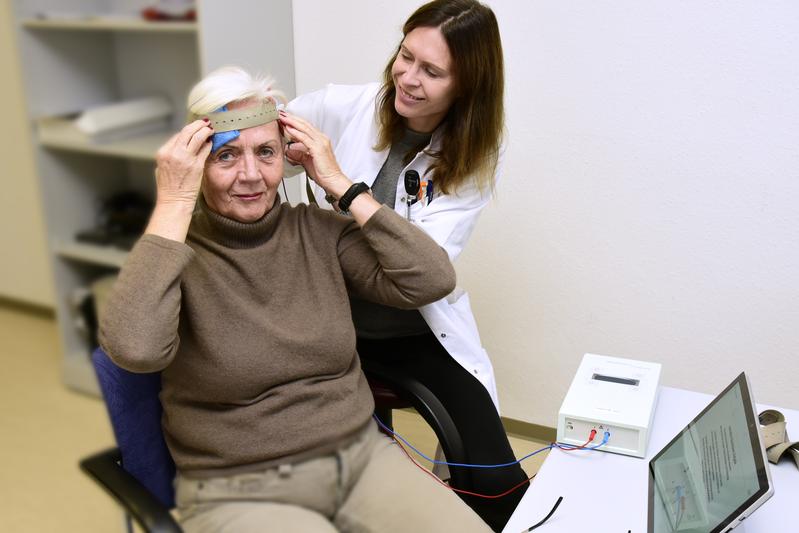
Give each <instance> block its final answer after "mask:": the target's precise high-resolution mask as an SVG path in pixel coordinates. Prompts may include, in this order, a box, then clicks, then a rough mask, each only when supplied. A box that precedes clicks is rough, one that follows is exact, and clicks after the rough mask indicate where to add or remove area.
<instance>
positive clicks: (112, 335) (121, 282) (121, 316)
mask: <svg viewBox="0 0 799 533" xmlns="http://www.w3.org/2000/svg"><path fill="white" fill-rule="evenodd" d="M193 257H194V251H193V250H192V249H191V248H190V247H189V246H188V245H186V244H184V243H182V242H177V241H172V240H169V239H164V238H162V237H158V236H156V235H144V236H143V237H142V238H141V239H139V242H138V243H136V246H134V247H133V250H132V251H131V252H130V255H129V256H128V259H127V260H126V262H125V265H124V266H123V267H122V270H121V271H120V273H119V278H118V279H117V281H116V283H115V284H114V289H113V291H112V292H111V295H110V297H109V300H108V303H107V305H106V308H105V310H104V312H103V316H102V317H101V321H100V329H99V340H100V346H101V347H102V348H103V350H105V352H106V353H107V354H108V356H109V357H111V359H112V360H113V361H114V362H115V363H117V364H118V365H119V366H121V367H122V368H125V369H127V370H130V371H131V372H157V371H160V370H163V369H164V368H166V367H167V366H168V365H169V364H170V363H171V362H172V359H173V358H174V356H175V353H176V352H177V349H178V344H179V338H178V316H179V313H180V299H181V291H180V278H181V274H182V272H183V270H184V269H185V268H186V266H187V265H188V264H189V262H190V261H191V259H192V258H193Z"/></svg>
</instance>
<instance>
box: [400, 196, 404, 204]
mask: <svg viewBox="0 0 799 533" xmlns="http://www.w3.org/2000/svg"><path fill="white" fill-rule="evenodd" d="M400 202H402V203H403V204H404V203H405V197H404V196H403V197H402V198H400Z"/></svg>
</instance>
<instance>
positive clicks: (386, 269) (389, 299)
mask: <svg viewBox="0 0 799 533" xmlns="http://www.w3.org/2000/svg"><path fill="white" fill-rule="evenodd" d="M338 255H339V261H340V263H341V267H342V270H343V272H344V276H345V278H346V280H347V284H348V287H349V290H350V293H351V294H352V295H353V296H356V297H358V298H362V299H365V300H369V301H373V302H377V303H381V304H385V305H390V306H393V307H398V308H401V309H416V308H418V307H421V306H423V305H427V304H429V303H432V302H434V301H436V300H440V299H441V298H443V297H445V296H446V295H447V294H449V293H450V292H452V290H453V289H454V288H455V269H454V268H453V266H452V263H451V262H450V261H449V258H448V257H447V253H446V252H445V251H444V250H443V249H442V248H441V247H439V246H438V245H437V244H436V243H435V242H434V241H433V240H432V239H431V238H430V237H428V236H427V235H426V234H425V233H424V232H423V231H422V230H420V229H419V228H416V227H414V226H413V225H412V224H410V223H408V222H407V221H406V220H405V219H403V218H402V217H401V216H399V215H398V214H397V213H395V212H394V211H392V210H391V209H390V208H388V207H386V206H382V207H381V208H380V209H379V210H378V211H377V212H376V213H375V214H374V215H372V217H371V218H370V219H369V221H368V222H367V223H366V224H365V225H364V226H363V227H362V228H360V229H358V227H357V225H355V224H351V225H349V226H348V227H347V229H346V230H345V231H344V233H343V234H342V236H341V238H340V240H339V243H338Z"/></svg>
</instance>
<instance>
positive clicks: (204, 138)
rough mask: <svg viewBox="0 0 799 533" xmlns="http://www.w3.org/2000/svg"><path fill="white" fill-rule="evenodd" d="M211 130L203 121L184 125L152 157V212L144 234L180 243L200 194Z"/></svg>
mask: <svg viewBox="0 0 799 533" xmlns="http://www.w3.org/2000/svg"><path fill="white" fill-rule="evenodd" d="M213 133H214V131H213V129H212V128H211V126H210V125H209V124H208V123H207V122H205V121H203V120H195V121H194V122H192V123H190V124H187V125H186V126H184V127H183V129H182V130H180V131H179V132H178V133H177V134H175V135H174V136H173V137H172V138H171V139H169V140H168V141H167V142H166V143H164V145H163V146H162V147H161V148H159V149H158V152H157V153H156V156H155V161H156V168H155V183H156V189H157V191H156V193H157V197H156V201H155V209H154V210H153V214H152V216H151V217H150V222H149V223H148V224H147V229H145V230H144V232H145V233H148V234H151V235H158V236H160V237H163V238H165V239H171V240H175V241H180V242H184V241H185V240H186V234H187V233H188V231H189V223H190V222H191V215H192V212H193V211H194V204H195V203H196V202H197V196H198V195H199V194H200V185H201V184H202V180H203V170H204V168H205V160H206V159H207V158H208V154H210V153H211V135H213Z"/></svg>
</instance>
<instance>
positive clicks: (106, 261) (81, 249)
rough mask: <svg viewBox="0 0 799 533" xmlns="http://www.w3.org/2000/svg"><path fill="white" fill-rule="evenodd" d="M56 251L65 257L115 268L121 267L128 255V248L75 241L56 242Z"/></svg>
mask: <svg viewBox="0 0 799 533" xmlns="http://www.w3.org/2000/svg"><path fill="white" fill-rule="evenodd" d="M55 253H56V254H57V255H58V256H59V257H63V258H65V259H72V260H75V261H81V262H83V263H91V264H93V265H101V266H108V267H114V268H121V267H122V265H123V264H124V263H125V259H126V258H127V257H128V252H127V251H126V250H121V249H119V248H114V247H113V246H100V245H97V244H87V243H83V242H74V241H73V242H62V243H58V244H56V246H55Z"/></svg>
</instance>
